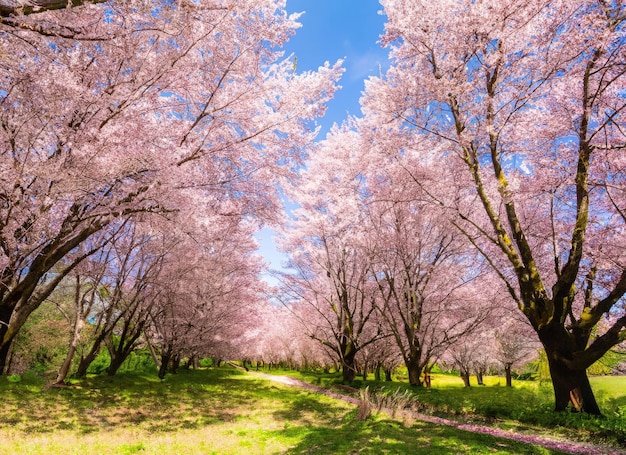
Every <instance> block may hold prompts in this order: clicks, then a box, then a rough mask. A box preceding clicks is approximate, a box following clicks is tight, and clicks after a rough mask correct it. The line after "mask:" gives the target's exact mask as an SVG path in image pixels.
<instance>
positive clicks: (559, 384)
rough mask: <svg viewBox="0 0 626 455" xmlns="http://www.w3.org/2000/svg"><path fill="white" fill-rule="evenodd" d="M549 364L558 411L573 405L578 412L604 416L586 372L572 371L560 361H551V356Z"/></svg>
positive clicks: (555, 407)
mask: <svg viewBox="0 0 626 455" xmlns="http://www.w3.org/2000/svg"><path fill="white" fill-rule="evenodd" d="M548 364H549V366H550V376H551V377H552V387H553V388H554V403H555V406H554V409H555V410H556V411H564V410H566V409H567V406H568V405H569V404H570V403H572V406H573V407H574V409H576V411H582V412H586V413H588V414H593V415H602V413H601V412H600V407H599V406H598V403H597V402H596V397H595V396H594V394H593V390H592V389H591V385H590V384H589V378H588V377H587V372H586V371H585V370H582V371H581V370H578V371H576V370H571V369H569V368H567V367H566V366H565V365H563V363H562V362H559V361H558V360H552V361H550V356H548Z"/></svg>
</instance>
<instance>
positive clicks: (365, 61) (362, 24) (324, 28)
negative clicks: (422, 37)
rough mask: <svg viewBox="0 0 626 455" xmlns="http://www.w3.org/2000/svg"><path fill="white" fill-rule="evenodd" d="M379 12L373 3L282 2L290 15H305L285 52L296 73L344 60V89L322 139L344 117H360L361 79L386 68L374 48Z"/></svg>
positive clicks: (334, 0) (363, 0)
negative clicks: (293, 58) (294, 58)
mask: <svg viewBox="0 0 626 455" xmlns="http://www.w3.org/2000/svg"><path fill="white" fill-rule="evenodd" d="M381 9H382V6H381V5H380V3H378V0H287V11H288V12H289V13H293V12H302V11H304V12H305V13H304V15H302V16H301V17H300V20H299V22H300V23H301V24H302V27H301V28H299V29H298V30H297V32H296V35H295V36H294V37H293V38H292V39H291V40H290V41H289V43H288V44H287V46H286V47H285V52H286V54H287V55H289V54H290V53H294V54H295V55H296V56H297V58H298V64H297V70H298V71H299V72H300V71H307V70H316V69H317V68H318V67H319V66H321V65H323V64H324V62H326V61H329V62H331V63H334V62H336V61H337V60H339V59H343V58H345V61H344V68H345V69H346V72H345V73H344V76H343V78H342V80H341V85H342V87H343V88H342V89H341V90H340V91H339V92H338V93H337V94H336V95H335V98H334V99H333V100H332V101H331V102H330V103H329V104H328V112H327V115H326V117H325V118H324V119H323V120H322V121H321V122H320V124H321V125H322V127H323V131H322V134H321V138H323V137H324V136H325V133H326V132H327V131H328V129H329V128H330V126H331V125H332V124H333V123H334V122H337V123H341V121H342V120H343V119H345V118H346V113H348V112H349V113H350V114H356V115H358V114H360V109H359V97H360V96H361V91H362V90H363V81H364V79H366V78H367V77H368V76H370V75H378V74H379V71H380V70H379V68H380V66H382V67H383V70H384V69H386V65H385V62H386V61H387V53H388V51H387V50H386V49H382V48H381V47H380V45H379V44H378V40H379V38H380V35H381V34H382V33H383V30H384V24H385V17H384V16H382V15H380V14H378V11H379V10H381Z"/></svg>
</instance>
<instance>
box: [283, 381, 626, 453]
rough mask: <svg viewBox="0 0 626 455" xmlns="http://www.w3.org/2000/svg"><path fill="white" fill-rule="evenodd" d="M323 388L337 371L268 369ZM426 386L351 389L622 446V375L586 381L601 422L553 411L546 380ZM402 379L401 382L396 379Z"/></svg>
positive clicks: (428, 409) (625, 424) (625, 431)
mask: <svg viewBox="0 0 626 455" xmlns="http://www.w3.org/2000/svg"><path fill="white" fill-rule="evenodd" d="M274 374H281V375H288V376H291V377H294V378H296V379H300V380H303V381H306V382H309V383H312V384H316V385H321V386H323V387H330V388H332V387H333V386H336V385H337V384H341V375H340V374H339V373H322V372H316V371H305V372H296V371H280V372H278V371H274ZM432 377H433V381H432V388H431V389H429V390H427V389H425V388H413V387H410V386H409V385H408V383H407V382H405V381H396V382H392V383H389V382H377V381H374V380H373V376H370V377H368V380H367V381H363V380H362V379H357V381H355V382H354V383H353V384H352V386H353V387H356V388H362V387H365V386H368V387H369V388H370V390H371V391H374V392H376V391H379V393H392V392H394V391H395V390H400V391H404V390H409V391H410V392H411V394H412V396H413V400H414V403H415V406H416V407H417V409H418V410H419V411H421V412H423V413H427V414H432V415H437V416H441V417H446V418H452V419H456V420H461V421H473V422H479V423H484V424H487V425H491V426H495V427H499V428H502V429H507V430H514V431H518V432H522V433H524V432H528V433H533V434H542V435H547V436H557V437H566V438H568V439H572V440H579V441H592V442H604V443H608V444H612V445H621V446H626V377H625V376H597V377H592V378H591V379H590V380H591V384H592V388H593V389H594V392H595V395H596V398H597V400H598V403H599V405H600V409H601V410H602V412H603V413H604V416H603V417H602V418H597V417H593V416H589V415H586V414H579V413H572V412H563V413H556V412H554V411H553V409H554V395H553V390H552V384H551V383H550V382H548V381H544V382H542V383H540V382H539V381H515V380H514V381H513V387H512V388H509V387H505V385H506V383H505V380H504V378H502V377H497V376H491V377H485V386H478V385H476V383H475V378H474V377H472V387H470V388H465V387H463V381H462V380H461V378H460V377H458V376H454V375H446V374H433V375H432ZM400 379H402V378H400Z"/></svg>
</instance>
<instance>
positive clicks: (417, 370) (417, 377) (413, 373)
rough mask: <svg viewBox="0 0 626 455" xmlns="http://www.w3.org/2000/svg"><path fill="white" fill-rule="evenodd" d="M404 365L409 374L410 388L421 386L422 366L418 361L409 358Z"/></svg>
mask: <svg viewBox="0 0 626 455" xmlns="http://www.w3.org/2000/svg"><path fill="white" fill-rule="evenodd" d="M405 364H406V369H407V371H408V373H409V384H411V385H412V386H421V385H422V380H421V376H422V366H421V365H420V364H419V360H416V359H412V358H409V359H408V360H407V361H406V362H405Z"/></svg>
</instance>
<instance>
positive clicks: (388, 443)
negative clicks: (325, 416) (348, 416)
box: [281, 420, 563, 455]
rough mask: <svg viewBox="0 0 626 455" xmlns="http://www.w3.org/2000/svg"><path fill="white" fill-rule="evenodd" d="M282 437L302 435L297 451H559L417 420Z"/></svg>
mask: <svg viewBox="0 0 626 455" xmlns="http://www.w3.org/2000/svg"><path fill="white" fill-rule="evenodd" d="M281 436H282V437H287V438H289V437H293V438H294V439H299V441H298V442H297V443H296V444H294V445H293V446H292V447H291V448H290V449H289V450H288V451H287V453H289V454H293V455H301V454H302V455H303V454H322V453H344V454H357V453H358V454H359V455H367V454H372V455H374V454H385V453H386V454H394V455H403V454H406V455H409V454H411V455H415V454H417V455H419V454H451V453H454V454H559V453H563V452H557V451H552V450H548V449H545V448H542V447H537V446H532V445H528V444H523V443H520V442H516V441H509V440H506V439H502V438H497V437H493V436H490V435H485V434H478V433H471V432H467V431H462V430H458V429H455V428H451V427H446V426H440V425H435V424H431V423H427V422H417V423H415V424H413V425H411V426H410V427H406V426H404V425H402V424H401V423H398V422H396V421H393V420H367V421H354V420H352V421H349V422H344V423H342V424H340V425H337V426H324V427H314V428H309V429H308V430H307V429H303V428H302V427H293V428H288V429H286V430H283V432H281Z"/></svg>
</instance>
